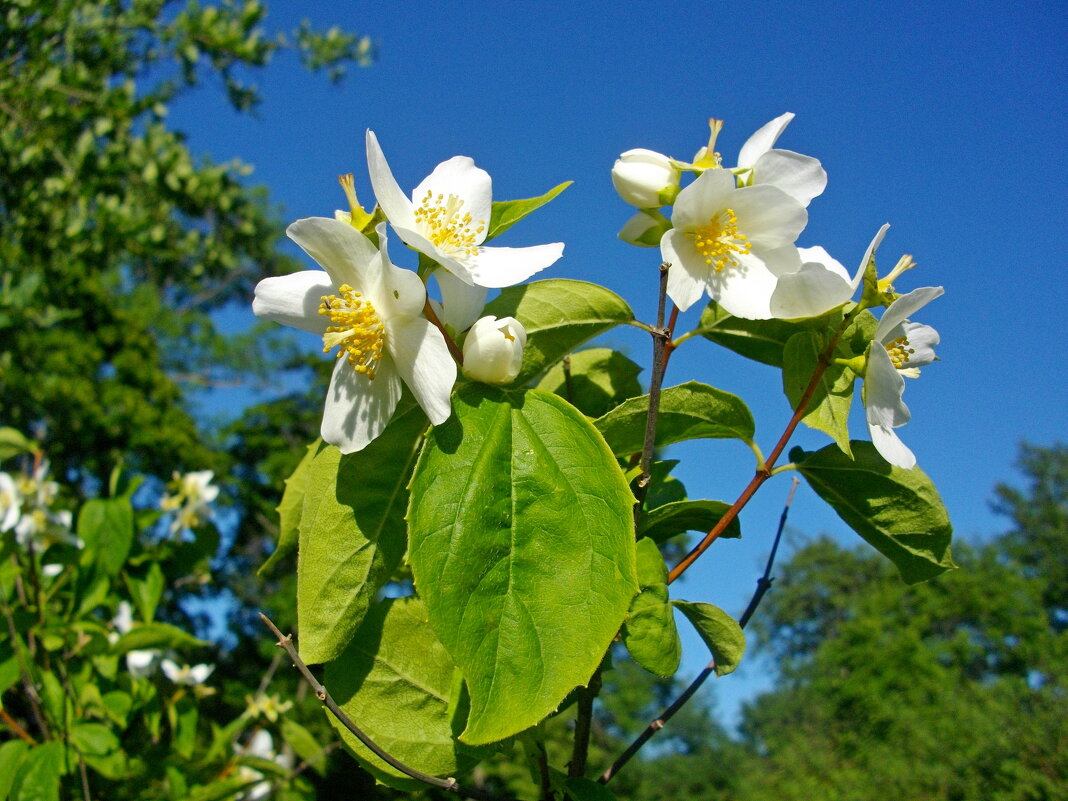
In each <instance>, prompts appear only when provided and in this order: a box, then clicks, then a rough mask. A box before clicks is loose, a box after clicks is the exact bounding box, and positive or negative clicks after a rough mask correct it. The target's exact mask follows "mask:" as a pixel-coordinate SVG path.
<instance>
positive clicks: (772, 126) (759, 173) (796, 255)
mask: <svg viewBox="0 0 1068 801" xmlns="http://www.w3.org/2000/svg"><path fill="white" fill-rule="evenodd" d="M793 117H794V115H793V114H790V113H787V114H783V115H782V116H780V117H776V118H775V119H774V120H772V121H771V122H769V123H767V124H766V125H764V126H763V127H762V128H761V129H760V130H758V131H757V132H756V133H754V134H753V135H752V136H751V137H749V139H748V140H747V141H746V142H745V144H744V145H742V148H741V150H740V152H739V154H738V159H737V162H736V166H734V167H725V166H724V165H723V159H722V156H721V155H720V154H719V153H718V152H716V149H715V145H716V139H717V137H718V135H719V132H720V131H721V129H722V127H723V123H722V121H720V120H715V119H713V120H710V128H711V136H710V138H709V141H708V144H707V145H705V146H703V147H702V148H701V149H700V150H698V151H697V154H696V155H695V156H694V158H693V160H692V161H690V162H684V161H680V160H677V159H673V158H671V157H669V156H665V155H663V154H660V153H657V152H655V151H652V150H646V149H638V150H628V151H627V152H626V153H623V154H621V155H620V157H619V158H618V159H617V160H616V163H615V166H613V168H612V182H613V185H614V186H615V188H616V191H617V192H618V193H619V195H620V197H621V198H622V199H623V200H624V201H626V202H627V203H629V204H630V205H632V206H636V207H637V208H638V212H637V214H636V215H635V216H633V217H632V218H631V219H630V220H628V221H627V223H626V224H625V225H624V226H623V228H622V230H621V231H620V232H619V237H620V238H621V239H623V240H624V241H625V242H628V243H630V244H634V245H637V246H640V247H655V246H657V245H659V247H660V251H661V255H662V257H663V260H664V262H665V263H667V264H669V265H670V269H669V271H668V279H667V294H668V296H669V297H670V298H671V300H672V301H673V302H674V304H675V305H676V306H677V307H678V308H679V309H680V310H681V311H685V310H686V309H688V308H690V307H691V306H692V305H693V304H694V303H696V302H697V301H698V300H699V299H700V298H701V297H703V296H705V295H707V296H708V297H710V298H712V299H713V300H715V301H716V302H717V303H718V304H719V305H720V306H721V307H722V308H723V309H724V310H725V311H727V312H728V313H729V314H732V315H734V316H735V317H742V318H746V319H750V320H767V319H773V318H774V319H780V320H797V319H803V318H810V317H818V316H820V315H823V314H825V313H827V312H830V311H832V310H834V309H837V308H839V307H841V306H843V305H844V304H846V303H849V302H850V301H851V299H852V298H853V297H854V295H856V293H857V289H858V288H859V287H860V285H861V282H862V280H863V278H864V275H865V272H866V271H867V270H868V269H869V265H871V264H872V263H873V259H874V255H875V251H876V250H877V249H878V247H879V245H880V244H881V242H882V240H883V237H884V236H885V235H886V231H887V229H888V228H889V226H888V225H883V226H882V227H881V228H880V229H879V231H878V232H877V233H876V235H875V237H874V238H873V239H872V241H871V243H870V244H869V245H868V248H867V251H866V252H865V253H864V256H863V258H862V259H861V260H860V266H859V267H858V269H857V270H856V272H855V273H854V274H853V275H850V274H849V272H848V271H847V270H846V268H845V267H844V266H843V265H842V264H841V263H840V262H838V261H837V260H836V259H834V258H833V257H832V256H831V255H830V254H829V253H828V252H827V251H826V250H825V249H824V248H822V247H818V246H817V247H798V246H797V245H796V241H797V239H798V237H799V236H800V234H801V232H802V231H803V230H804V228H805V226H806V224H807V223H808V206H809V204H810V203H811V202H812V200H813V199H814V198H816V197H817V196H819V195H820V194H821V193H822V192H823V190H824V188H825V187H826V186H827V174H826V172H825V171H824V169H823V166H822V165H821V164H820V162H819V160H818V159H815V158H812V157H811V156H805V155H801V154H800V153H794V152H793V151H789V150H783V149H779V148H776V147H775V144H776V142H777V141H778V139H779V137H780V136H781V135H782V133H783V131H784V130H785V129H786V126H787V125H788V124H789V123H790V121H791V120H792V119H793ZM686 173H693V174H694V175H695V178H694V180H693V181H692V182H691V183H690V184H689V185H687V186H685V187H683V186H682V177H683V175H685V174H686ZM665 206H670V207H671V216H670V219H669V218H668V217H667V216H666V215H665V214H664V213H663V212H662V211H661V209H662V208H663V207H665ZM911 266H914V265H913V264H912V262H911V259H909V258H908V257H905V258H904V259H903V260H902V261H901V262H899V263H898V265H897V267H895V268H894V270H893V271H892V272H891V273H890V275H888V276H886V277H885V278H883V279H882V280H880V281H879V282H878V286H877V288H876V289H877V291H876V292H875V293H874V295H875V297H872V298H867V299H866V302H865V300H864V299H862V302H863V303H865V305H866V306H872V305H889V308H888V309H887V311H886V313H885V314H884V316H883V318H882V321H881V322H880V323H879V334H878V335H877V337H876V339H875V341H874V342H872V343H871V347H870V348H869V350H868V356H867V358H866V359H864V360H863V363H862V364H860V365H858V372H859V373H861V374H862V375H864V376H865V379H866V381H865V386H864V394H863V398H864V404H865V411H866V415H867V420H868V428H869V431H870V432H871V437H872V441H873V443H874V444H875V446H876V448H877V449H878V450H879V452H880V453H881V454H882V455H883V456H884V457H885V458H886V459H887V461H889V462H890V463H892V464H894V465H897V466H899V467H903V468H911V467H913V466H914V465H915V463H916V460H915V457H914V456H913V455H912V452H911V451H909V449H908V448H906V447H905V446H904V445H903V444H902V443H901V441H900V439H898V437H897V435H896V434H894V432H893V429H894V428H896V427H899V426H902V425H904V424H905V423H906V422H908V419H909V412H908V408H907V407H906V406H905V405H904V403H902V402H901V394H902V392H903V390H904V382H903V379H902V376H912V377H914V376H916V375H918V374H919V370H918V368H919V366H922V365H924V364H928V363H930V362H931V361H933V360H934V358H935V356H934V351H933V346H934V345H935V344H937V342H938V334H937V333H936V332H935V331H934V329H933V328H930V327H929V326H921V325H918V324H916V323H909V322H908V321H907V320H906V319H905V318H906V317H907V316H908V315H909V314H911V313H912V312H914V311H916V310H917V309H919V308H920V307H921V306H923V305H925V304H926V303H927V302H929V301H930V300H932V299H933V298H935V297H937V296H938V295H940V294H942V289H941V288H940V287H926V288H924V289H919V290H916V291H915V292H912V293H909V295H906V296H903V297H901V298H900V299H898V296H897V295H896V294H894V292H893V287H892V286H891V284H892V281H893V280H894V279H895V278H896V277H897V276H898V275H900V273H901V272H903V271H904V270H906V269H908V268H909V267H911Z"/></svg>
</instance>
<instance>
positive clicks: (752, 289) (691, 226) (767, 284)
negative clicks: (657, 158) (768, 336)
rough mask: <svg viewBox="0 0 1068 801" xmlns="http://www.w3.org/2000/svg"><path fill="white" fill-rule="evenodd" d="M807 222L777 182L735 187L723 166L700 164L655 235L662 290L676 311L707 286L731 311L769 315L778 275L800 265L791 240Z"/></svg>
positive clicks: (759, 317) (758, 316)
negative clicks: (665, 227)
mask: <svg viewBox="0 0 1068 801" xmlns="http://www.w3.org/2000/svg"><path fill="white" fill-rule="evenodd" d="M807 222H808V212H807V211H805V209H804V208H803V207H802V206H801V204H800V203H798V202H797V201H796V200H794V199H793V198H792V197H790V196H789V195H787V194H786V193H785V192H783V191H782V190H780V189H777V188H775V187H773V186H747V187H742V188H741V189H739V188H737V187H736V185H735V179H734V175H732V174H731V173H730V172H729V171H727V170H719V169H710V170H706V171H705V172H703V173H701V175H699V176H698V177H697V180H695V181H694V182H693V183H692V184H690V185H689V186H687V187H686V188H685V189H683V190H682V191H681V192H680V193H679V196H678V198H677V199H676V200H675V206H674V210H673V212H672V223H673V225H674V227H673V228H672V229H671V230H670V231H668V232H667V233H665V234H664V236H663V238H662V239H661V240H660V250H661V254H662V256H663V258H664V261H665V262H667V263H668V264H670V265H671V269H670V270H669V271H668V279H667V292H668V295H669V296H670V297H671V300H672V301H673V302H674V303H675V305H676V306H678V307H679V309H680V310H681V311H686V309H688V308H690V306H692V305H693V304H694V302H695V301H697V299H698V298H700V297H701V295H702V294H704V293H705V292H707V293H708V294H709V295H710V296H711V297H712V298H714V299H715V300H716V301H717V302H718V303H719V304H720V306H722V307H723V308H724V309H725V310H726V311H727V312H728V313H730V314H733V315H734V316H736V317H744V318H747V319H751V320H764V319H767V318H769V317H771V316H772V313H771V296H772V293H773V292H774V291H775V285H776V283H777V281H778V276H779V275H781V274H783V273H788V272H794V271H796V270H797V269H798V267H799V263H798V253H797V248H796V247H794V244H793V243H794V241H795V240H796V239H797V237H798V234H800V233H801V231H802V230H803V229H804V227H805V224H806V223H807Z"/></svg>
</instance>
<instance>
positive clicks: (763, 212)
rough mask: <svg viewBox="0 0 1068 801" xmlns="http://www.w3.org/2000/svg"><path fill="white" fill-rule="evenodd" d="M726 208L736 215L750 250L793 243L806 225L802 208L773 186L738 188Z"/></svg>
mask: <svg viewBox="0 0 1068 801" xmlns="http://www.w3.org/2000/svg"><path fill="white" fill-rule="evenodd" d="M705 174H706V175H707V174H708V173H705ZM727 206H729V207H730V208H732V209H734V212H735V214H737V215H738V230H739V231H741V232H742V233H743V234H745V235H746V236H747V237H748V238H749V244H751V245H752V246H753V247H754V248H762V247H763V248H778V247H782V246H783V245H790V244H793V243H794V241H795V240H796V239H797V237H798V236H799V235H800V233H801V232H802V231H803V230H804V229H805V225H807V224H808V212H807V211H806V210H805V207H804V206H802V205H801V204H800V203H798V202H797V201H796V200H795V199H794V198H792V197H790V196H789V195H788V194H786V193H785V192H783V191H782V190H781V189H778V188H776V187H774V186H767V185H761V186H745V187H742V188H741V189H738V190H736V191H735V193H734V194H733V195H732V196H731V198H730V201H729V202H728V203H727Z"/></svg>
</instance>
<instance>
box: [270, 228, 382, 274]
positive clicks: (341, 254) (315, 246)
mask: <svg viewBox="0 0 1068 801" xmlns="http://www.w3.org/2000/svg"><path fill="white" fill-rule="evenodd" d="M286 234H287V235H288V236H289V238H290V239H292V240H293V241H294V242H296V243H297V244H298V245H300V247H301V249H302V250H303V251H304V252H305V253H307V254H308V255H309V256H311V257H312V258H313V259H315V261H316V262H317V263H318V264H319V266H320V267H322V268H323V269H324V270H326V271H327V272H328V273H329V274H330V278H331V280H332V281H333V282H334V286H336V287H340V286H341V285H342V284H349V285H351V286H352V287H353V288H355V289H357V290H359V289H362V287H363V285H364V283H365V282H366V280H367V273H368V269H369V267H370V264H371V261H372V260H373V259H374V258H375V257H376V256H377V255H378V248H376V247H375V246H374V245H372V244H371V240H370V239H368V238H367V237H366V236H364V235H363V234H361V233H360V232H359V231H357V230H356V229H355V228H353V227H352V226H351V225H345V223H343V222H338V221H337V220H332V219H330V218H329V217H307V218H305V219H303V220H297V221H296V222H295V223H293V224H292V225H290V226H289V228H287V229H286Z"/></svg>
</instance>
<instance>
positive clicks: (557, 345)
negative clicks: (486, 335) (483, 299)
mask: <svg viewBox="0 0 1068 801" xmlns="http://www.w3.org/2000/svg"><path fill="white" fill-rule="evenodd" d="M483 314H486V315H490V314H492V315H495V316H496V317H515V318H516V319H517V320H519V322H521V323H522V324H523V327H524V328H525V329H526V332H527V344H526V347H525V348H524V349H523V366H522V368H521V369H520V372H519V376H518V377H517V378H516V380H515V382H514V383H516V384H522V383H525V382H527V381H529V380H530V379H531V378H533V377H534V376H535V375H537V374H538V373H540V372H541V371H542V370H544V369H545V368H546V367H548V366H549V365H551V364H554V363H555V362H557V361H558V360H559V359H560V358H561V357H562V356H563V355H564V354H565V353H568V352H569V351H572V350H574V349H575V348H577V347H578V346H579V345H581V344H582V343H583V342H586V341H587V340H589V339H592V338H593V337H595V336H597V335H598V334H603V333H604V332H605V331H608V330H609V329H611V328H614V327H615V326H617V325H621V324H623V323H628V322H630V321H632V320H633V319H634V312H632V311H631V310H630V306H628V305H627V303H626V301H624V300H623V298H621V297H619V295H617V294H616V293H615V292H612V291H611V290H609V289H605V288H604V287H603V286H599V285H597V284H589V283H586V282H585V281H571V280H568V279H564V278H553V279H549V280H547V281H533V282H531V283H529V284H521V285H519V286H510V287H505V288H504V289H502V290H501V294H500V295H499V296H498V297H496V298H494V299H493V300H492V301H490V302H489V303H487V304H486V309H485V311H484V312H483Z"/></svg>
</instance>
